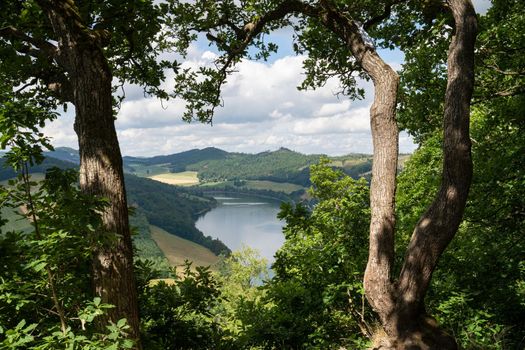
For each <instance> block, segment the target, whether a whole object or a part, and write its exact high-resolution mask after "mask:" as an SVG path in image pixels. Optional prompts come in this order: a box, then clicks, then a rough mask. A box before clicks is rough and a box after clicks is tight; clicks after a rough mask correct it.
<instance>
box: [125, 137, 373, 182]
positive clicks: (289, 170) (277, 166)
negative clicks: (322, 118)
mask: <svg viewBox="0 0 525 350" xmlns="http://www.w3.org/2000/svg"><path fill="white" fill-rule="evenodd" d="M321 157H325V156H324V155H319V154H313V155H306V154H302V153H299V152H295V151H292V150H289V149H287V148H280V149H278V150H276V151H266V152H261V153H257V154H249V153H232V152H226V151H223V150H220V149H217V148H211V147H210V148H205V149H202V150H198V149H194V150H190V151H186V152H181V153H176V154H172V155H165V156H155V157H150V158H138V157H124V166H125V171H127V172H130V173H132V174H134V175H137V176H141V177H149V178H154V179H157V180H159V181H164V182H169V178H170V177H173V176H174V175H167V174H172V173H184V174H187V173H188V172H196V173H197V174H198V178H199V180H200V182H201V183H216V182H228V181H239V180H241V181H245V180H252V181H269V182H273V183H287V184H293V185H298V186H301V187H308V186H310V169H309V167H310V165H312V164H316V163H318V162H319V159H320V158H321ZM329 158H330V159H331V160H333V165H334V166H335V167H339V168H341V169H343V170H344V171H345V172H346V173H347V174H349V175H350V176H352V177H355V178H358V177H360V176H363V175H366V174H367V173H368V172H370V171H371V169H372V165H371V164H372V163H371V162H372V161H371V156H370V155H365V154H350V155H347V156H340V157H329ZM175 177H177V176H176V175H175ZM270 185H271V183H270ZM271 187H275V188H278V187H279V186H278V185H273V186H270V188H266V189H271ZM249 188H250V189H254V188H252V187H249ZM287 188H290V186H287ZM276 191H280V190H279V189H276Z"/></svg>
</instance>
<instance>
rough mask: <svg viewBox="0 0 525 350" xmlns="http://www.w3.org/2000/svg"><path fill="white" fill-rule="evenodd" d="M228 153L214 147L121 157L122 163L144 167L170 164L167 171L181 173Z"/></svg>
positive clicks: (218, 158)
mask: <svg viewBox="0 0 525 350" xmlns="http://www.w3.org/2000/svg"><path fill="white" fill-rule="evenodd" d="M229 154H230V153H229V152H226V151H223V150H222V149H218V148H215V147H207V148H204V149H192V150H189V151H184V152H180V153H174V154H169V155H164V156H154V157H149V158H139V157H127V156H126V157H123V160H124V163H126V164H132V163H139V164H144V165H153V164H170V166H168V169H169V170H170V171H171V172H173V173H176V172H181V171H184V170H185V169H186V166H188V165H190V164H193V163H198V162H200V161H203V160H220V159H225V158H227V157H228V155H229Z"/></svg>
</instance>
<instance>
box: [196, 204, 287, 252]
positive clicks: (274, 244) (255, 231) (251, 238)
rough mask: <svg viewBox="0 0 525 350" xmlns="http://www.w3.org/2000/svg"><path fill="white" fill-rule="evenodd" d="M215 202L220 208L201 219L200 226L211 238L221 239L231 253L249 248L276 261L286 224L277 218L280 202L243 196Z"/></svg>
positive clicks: (198, 226)
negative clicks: (244, 246) (274, 255)
mask: <svg viewBox="0 0 525 350" xmlns="http://www.w3.org/2000/svg"><path fill="white" fill-rule="evenodd" d="M215 199H217V202H218V206H217V207H216V208H214V209H212V210H211V211H209V212H208V213H206V214H205V215H204V216H202V217H200V218H199V220H197V223H196V227H197V228H198V229H199V230H201V231H202V232H203V233H204V234H205V235H207V236H212V237H214V238H219V239H220V240H221V241H223V242H224V243H225V244H226V245H227V246H228V247H229V248H230V249H231V250H238V249H239V248H241V246H242V245H247V246H250V247H252V248H255V249H257V250H258V251H259V252H260V253H261V255H262V256H263V257H265V258H266V259H268V260H269V261H273V260H274V259H273V254H274V253H275V252H276V251H277V249H279V248H280V247H281V245H282V244H283V242H284V236H283V233H282V227H283V225H284V223H283V222H281V221H279V219H277V213H278V212H279V202H277V201H271V200H268V199H264V198H258V197H247V196H239V195H235V196H231V197H230V196H222V197H221V196H217V197H215Z"/></svg>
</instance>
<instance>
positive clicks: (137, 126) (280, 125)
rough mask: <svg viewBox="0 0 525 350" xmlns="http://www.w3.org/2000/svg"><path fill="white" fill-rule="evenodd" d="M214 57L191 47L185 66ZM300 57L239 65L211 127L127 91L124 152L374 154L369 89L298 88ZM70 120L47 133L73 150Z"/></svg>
mask: <svg viewBox="0 0 525 350" xmlns="http://www.w3.org/2000/svg"><path fill="white" fill-rule="evenodd" d="M215 58H216V54H215V53H213V52H211V51H206V50H198V49H197V48H196V47H192V50H190V54H189V55H188V58H187V60H186V61H185V62H184V65H183V66H184V67H198V66H199V65H205V64H206V65H210V64H213V60H214V59H215ZM303 60H304V57H303V56H284V57H280V58H277V59H275V60H272V61H271V62H255V61H249V60H243V61H241V62H240V63H239V64H238V65H237V67H236V73H234V74H233V75H231V76H230V77H229V78H228V81H227V83H226V84H225V86H224V89H223V93H222V98H223V101H224V107H223V108H218V109H217V110H216V115H215V117H214V120H213V126H211V125H203V124H199V123H192V124H187V123H185V122H183V121H182V120H181V116H182V114H183V112H184V101H181V100H170V101H167V102H166V101H163V102H161V101H159V100H158V99H156V98H151V97H149V98H145V97H144V96H143V92H142V88H140V87H136V86H126V95H127V97H128V96H130V95H131V98H127V99H126V100H125V101H124V102H123V104H122V106H121V109H120V111H119V114H118V116H117V122H116V126H117V131H118V137H119V140H120V143H121V149H122V152H123V154H125V155H136V156H152V155H158V154H169V153H175V152H181V151H184V150H188V149H191V148H203V147H210V146H213V147H219V148H223V149H225V150H228V151H236V152H262V151H265V150H274V149H277V148H279V147H287V148H290V149H293V150H296V151H300V152H304V153H325V154H331V155H341V154H345V153H350V152H361V153H371V152H372V142H371V135H370V125H369V123H370V122H369V108H370V104H371V100H372V98H373V90H372V84H371V83H370V82H360V86H361V87H363V88H364V89H365V90H367V98H366V99H365V100H361V101H351V100H349V99H347V98H346V97H344V96H337V95H336V93H337V92H338V91H340V89H339V81H338V80H337V79H330V80H329V81H328V82H327V84H326V85H325V86H323V87H322V88H319V89H317V90H315V91H298V90H297V88H296V87H297V86H298V85H299V84H300V83H301V81H302V79H304V73H303V70H302V62H303ZM390 61H391V60H389V62H390ZM393 63H394V64H397V65H399V64H400V62H396V61H395V60H394V61H393ZM170 84H173V77H172V76H168V79H167V80H166V82H165V83H164V87H165V88H166V89H168V90H169V89H170ZM72 119H73V118H72V117H71V115H64V116H61V117H60V119H59V120H58V121H57V122H55V123H53V124H52V125H50V126H49V127H47V128H46V130H45V131H46V133H47V134H49V135H50V136H52V137H53V138H54V144H55V145H58V146H60V145H67V146H73V147H75V145H76V137H75V135H74V133H73V131H72ZM400 144H401V146H402V151H404V152H408V151H411V150H413V148H414V145H413V144H412V143H411V141H410V139H409V138H408V137H405V138H404V139H402V142H401V143H400Z"/></svg>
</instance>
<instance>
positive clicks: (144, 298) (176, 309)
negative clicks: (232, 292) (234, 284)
mask: <svg viewBox="0 0 525 350" xmlns="http://www.w3.org/2000/svg"><path fill="white" fill-rule="evenodd" d="M174 278H175V279H174V281H173V282H172V283H169V284H168V283H166V282H164V281H158V282H156V283H154V284H150V285H149V286H146V287H144V288H143V290H142V293H141V295H140V297H139V303H140V312H141V315H142V317H141V321H142V328H143V330H144V336H143V341H144V346H145V347H146V348H147V349H151V350H156V349H158V350H170V349H229V347H223V346H224V345H223V343H222V342H221V339H222V330H221V329H220V328H219V325H218V323H217V322H216V321H215V319H214V317H213V314H212V312H211V310H212V308H213V306H214V305H216V304H217V303H218V302H219V299H220V290H219V284H218V282H217V281H216V279H215V278H213V276H212V273H211V272H210V270H209V269H208V268H203V267H197V268H196V271H193V270H192V269H191V264H190V263H187V264H186V266H185V267H184V271H183V275H182V277H177V275H175V276H174Z"/></svg>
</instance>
